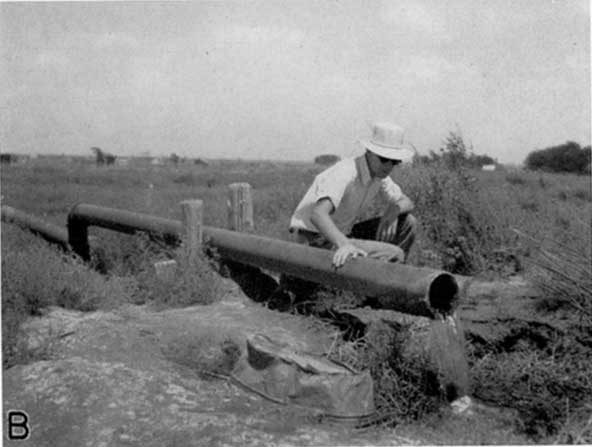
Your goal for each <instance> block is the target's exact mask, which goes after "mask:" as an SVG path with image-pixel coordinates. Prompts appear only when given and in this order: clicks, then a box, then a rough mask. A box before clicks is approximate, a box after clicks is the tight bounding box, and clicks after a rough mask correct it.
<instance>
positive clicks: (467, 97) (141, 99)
mask: <svg viewBox="0 0 592 447" xmlns="http://www.w3.org/2000/svg"><path fill="white" fill-rule="evenodd" d="M590 111H591V105H590V13H589V2H588V0H494V1H491V0H399V1H394V0H391V1H374V0H356V1H354V0H344V1H331V0H316V1H311V0H291V1H283V0H264V1H249V0H244V1H236V2H234V1H226V0H222V1H193V2H148V3H144V2H105V3H104V2H89V3H86V2H66V3H56V2H46V3H29V2H16V3H10V2H1V3H0V151H2V152H14V153H37V154H46V153H55V154H61V153H65V154H75V155H91V152H90V147H91V146H98V147H101V148H102V149H103V150H105V151H107V152H111V153H114V154H117V155H141V154H150V155H169V154H171V153H173V152H174V153H176V154H177V155H180V156H185V157H201V158H243V159H274V160H312V159H313V158H314V157H315V156H317V155H320V154H336V155H339V156H341V157H347V156H352V155H357V154H359V153H362V149H361V148H360V146H359V144H358V143H357V140H358V139H361V138H366V137H368V136H369V135H370V123H372V122H376V121H388V122H392V123H395V124H399V125H401V126H403V127H405V129H406V134H405V136H406V139H407V140H408V141H410V142H411V143H412V144H413V145H414V146H415V147H416V148H417V149H418V151H419V152H420V153H421V154H427V153H428V152H429V151H430V150H434V151H437V150H438V149H439V148H440V147H441V146H442V142H443V141H444V139H445V138H446V136H447V135H448V134H449V132H451V131H460V132H461V133H462V136H463V138H464V140H465V142H466V143H467V144H470V145H472V147H473V150H474V152H475V153H477V154H487V155H490V156H492V157H494V158H496V159H497V160H498V161H499V162H501V163H521V162H523V161H524V159H525V157H526V155H527V154H528V153H529V152H531V151H533V150H535V149H542V148H545V147H549V146H552V145H557V144H562V143H564V142H566V141H568V140H570V141H576V142H578V143H580V144H581V145H582V146H584V145H588V144H590V127H591V123H590V120H591V118H590Z"/></svg>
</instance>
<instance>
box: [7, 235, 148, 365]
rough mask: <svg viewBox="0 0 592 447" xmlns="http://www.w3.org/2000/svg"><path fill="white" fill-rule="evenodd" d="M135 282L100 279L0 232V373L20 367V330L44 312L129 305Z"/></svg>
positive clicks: (27, 240) (36, 243) (41, 246)
mask: <svg viewBox="0 0 592 447" xmlns="http://www.w3.org/2000/svg"><path fill="white" fill-rule="evenodd" d="M136 289H137V283H136V281H135V280H134V279H130V278H122V277H118V276H108V277H104V276H102V275H100V274H99V273H97V272H95V271H92V270H89V269H88V268H87V267H86V266H85V265H84V264H82V263H81V262H80V261H79V259H78V258H76V257H74V256H71V255H67V254H65V253H60V252H58V251H56V250H55V249H54V248H53V247H51V246H49V245H48V244H46V243H45V242H44V241H42V240H40V239H37V238H35V237H34V236H32V235H30V234H28V233H25V232H24V231H22V230H20V229H18V228H14V227H11V228H4V229H3V232H2V337H3V343H2V352H3V367H4V368H8V367H10V366H12V365H14V364H16V363H19V362H21V361H22V359H23V358H25V357H23V356H25V354H26V353H24V352H23V351H22V349H20V348H19V338H20V325H21V323H23V322H24V321H25V320H26V319H27V318H28V317H30V316H32V315H40V314H41V312H42V309H44V308H46V307H48V306H62V307H65V308H68V309H75V310H81V311H90V310H96V309H104V308H113V307H116V306H118V305H120V304H122V303H126V302H130V301H131V297H132V296H133V295H134V294H135V293H136Z"/></svg>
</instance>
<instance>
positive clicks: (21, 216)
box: [2, 205, 69, 250]
mask: <svg viewBox="0 0 592 447" xmlns="http://www.w3.org/2000/svg"><path fill="white" fill-rule="evenodd" d="M2 222H7V223H12V224H15V225H18V226H19V227H21V228H24V229H27V230H29V231H31V232H32V233H33V234H36V235H38V236H41V237H42V238H43V239H45V240H46V241H48V242H51V243H54V244H58V245H59V246H61V247H62V248H63V249H66V250H67V249H69V245H68V231H67V230H66V229H65V228H64V227H60V226H58V225H54V224H51V223H48V222H45V221H43V220H41V219H39V218H38V217H35V216H32V215H30V214H27V213H24V212H22V211H19V210H17V209H15V208H13V207H11V206H6V205H2Z"/></svg>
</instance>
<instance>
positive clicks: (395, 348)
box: [330, 323, 445, 423]
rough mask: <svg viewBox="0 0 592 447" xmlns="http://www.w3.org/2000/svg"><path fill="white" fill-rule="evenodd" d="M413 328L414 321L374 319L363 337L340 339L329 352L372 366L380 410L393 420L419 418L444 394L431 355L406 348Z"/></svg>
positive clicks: (356, 365)
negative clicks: (401, 322) (393, 324)
mask: <svg viewBox="0 0 592 447" xmlns="http://www.w3.org/2000/svg"><path fill="white" fill-rule="evenodd" d="M411 331H412V328H411V325H407V326H402V325H401V326H400V327H396V328H394V327H391V326H390V325H389V324H387V323H374V324H372V325H371V326H370V328H369V330H368V332H367V333H366V335H365V336H364V337H363V338H361V339H358V340H356V341H355V342H341V343H340V344H338V345H337V346H336V347H335V349H334V350H333V351H332V352H331V354H330V358H331V359H333V360H336V361H338V362H341V363H344V364H346V365H348V366H350V367H352V368H353V369H357V370H369V372H370V374H371V376H372V379H373V381H374V395H375V403H376V409H377V413H378V414H379V415H380V416H382V417H383V418H384V419H385V420H387V421H390V422H391V423H399V422H403V421H410V420H415V419H419V418H421V417H422V416H424V415H426V414H427V413H429V412H432V411H435V410H436V409H437V408H439V407H440V405H441V404H442V403H443V402H444V398H445V396H444V394H443V393H442V392H441V390H440V388H439V386H438V383H437V375H436V374H435V373H434V372H433V368H432V367H431V365H430V361H429V358H428V357H427V356H426V355H424V353H423V352H412V351H411V350H409V349H407V347H408V345H409V340H410V338H411V337H412V333H411Z"/></svg>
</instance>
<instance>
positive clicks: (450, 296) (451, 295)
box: [428, 273, 459, 314]
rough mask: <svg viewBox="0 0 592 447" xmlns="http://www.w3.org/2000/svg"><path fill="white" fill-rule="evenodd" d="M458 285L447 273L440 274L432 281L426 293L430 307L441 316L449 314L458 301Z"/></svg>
mask: <svg viewBox="0 0 592 447" xmlns="http://www.w3.org/2000/svg"><path fill="white" fill-rule="evenodd" d="M458 292H459V288H458V284H457V283H456V279H454V276H452V275H451V274H449V273H442V274H440V275H438V276H436V278H435V279H434V280H433V281H432V283H431V284H430V289H429V291H428V300H429V303H430V306H431V307H432V308H433V309H434V310H436V311H437V312H440V313H443V314H449V313H451V312H452V311H453V310H454V308H455V307H456V304H457V301H458Z"/></svg>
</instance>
